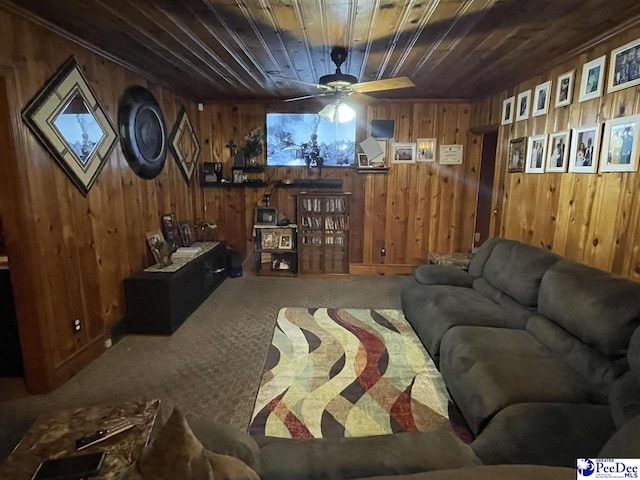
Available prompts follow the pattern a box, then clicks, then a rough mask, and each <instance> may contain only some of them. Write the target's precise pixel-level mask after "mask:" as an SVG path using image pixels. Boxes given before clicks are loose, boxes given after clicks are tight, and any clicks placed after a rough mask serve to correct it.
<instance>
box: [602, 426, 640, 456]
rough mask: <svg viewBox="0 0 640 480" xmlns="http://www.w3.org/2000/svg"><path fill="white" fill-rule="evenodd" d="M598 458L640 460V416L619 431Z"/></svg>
mask: <svg viewBox="0 0 640 480" xmlns="http://www.w3.org/2000/svg"><path fill="white" fill-rule="evenodd" d="M598 458H640V416H638V417H636V418H634V419H633V420H631V421H629V422H627V424H626V425H624V426H623V427H622V428H621V429H620V430H618V431H617V432H616V433H615V434H614V435H613V436H612V437H611V438H610V439H609V441H608V442H607V443H606V444H605V445H604V447H602V450H600V453H599V454H598Z"/></svg>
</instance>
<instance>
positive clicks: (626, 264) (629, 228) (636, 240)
mask: <svg viewBox="0 0 640 480" xmlns="http://www.w3.org/2000/svg"><path fill="white" fill-rule="evenodd" d="M638 37H640V28H638V27H635V28H633V29H630V30H628V31H626V32H624V33H622V34H619V35H616V36H615V37H613V38H610V39H609V40H607V41H606V42H605V43H603V44H601V45H599V46H597V47H595V48H594V49H593V50H591V51H589V52H587V53H584V54H582V55H580V56H577V57H575V58H573V59H571V60H569V61H567V62H566V63H563V64H562V65H557V66H554V67H553V68H550V69H549V71H548V72H547V73H546V74H544V75H540V76H538V77H535V78H531V79H530V80H528V81H526V82H523V83H521V84H519V85H517V86H515V87H514V88H511V89H509V90H507V91H504V92H502V93H500V94H498V95H495V96H492V97H489V98H485V99H482V100H480V101H477V102H475V103H474V104H473V112H472V125H473V126H475V127H483V126H486V125H498V124H499V123H500V115H501V109H502V101H503V100H504V99H506V98H509V97H510V96H512V95H516V96H517V94H518V93H520V92H523V91H525V90H528V89H533V88H534V87H535V86H536V85H538V84H540V83H542V82H544V81H547V80H552V81H553V88H552V91H551V106H550V110H549V114H548V115H546V116H540V117H535V118H531V119H529V120H527V121H521V122H515V123H514V124H513V125H506V126H502V127H500V131H499V145H498V152H497V156H498V158H497V163H496V169H497V171H496V177H495V184H494V208H495V209H497V210H498V215H496V216H495V217H494V218H493V222H492V233H493V235H497V236H502V237H507V238H512V239H516V240H520V241H524V242H528V243H530V244H533V245H537V246H541V247H544V248H548V249H551V250H553V251H555V252H557V253H559V254H561V255H563V256H565V257H568V258H571V259H573V260H576V261H579V262H583V263H586V264H589V265H593V266H595V267H598V268H601V269H604V270H608V271H611V272H614V273H617V274H620V275H623V276H626V277H629V278H632V279H634V280H638V281H640V222H639V221H638V217H640V192H639V190H640V174H639V173H635V172H634V173H601V174H572V173H545V174H543V175H539V174H538V175H535V174H525V173H506V169H507V156H508V148H509V141H510V140H512V139H514V138H518V137H528V136H531V135H537V134H542V133H553V132H556V131H560V130H566V129H570V128H573V127H577V126H580V125H592V124H595V123H603V122H605V121H606V120H609V119H611V118H615V117H618V116H622V115H623V114H622V113H621V112H624V115H632V114H635V113H640V89H638V88H637V87H633V88H628V89H626V90H621V91H619V92H615V93H613V94H610V95H608V94H606V85H605V94H604V95H603V97H602V98H600V99H595V100H591V101H588V102H584V103H579V101H578V96H579V95H578V92H579V85H580V79H581V75H582V65H583V64H584V63H586V62H588V61H590V60H593V59H595V58H598V57H600V56H602V55H604V54H609V53H610V52H611V50H612V49H614V48H617V47H619V46H621V45H624V44H625V43H627V42H629V41H632V40H634V39H636V38H638ZM607 66H608V63H607ZM574 69H575V70H576V77H575V82H574V86H575V88H574V95H573V103H572V104H571V105H570V106H567V107H563V108H559V109H555V108H554V106H553V102H554V99H555V91H556V88H557V77H558V75H560V74H563V73H565V72H568V71H570V70H574ZM605 78H606V77H605Z"/></svg>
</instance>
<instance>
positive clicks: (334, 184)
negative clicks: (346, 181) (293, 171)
mask: <svg viewBox="0 0 640 480" xmlns="http://www.w3.org/2000/svg"><path fill="white" fill-rule="evenodd" d="M276 185H277V186H278V188H342V179H341V178H340V179H334V178H320V179H313V180H305V179H297V180H294V181H293V182H291V183H285V182H283V181H282V180H280V181H279V182H276Z"/></svg>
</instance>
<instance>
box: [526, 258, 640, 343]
mask: <svg viewBox="0 0 640 480" xmlns="http://www.w3.org/2000/svg"><path fill="white" fill-rule="evenodd" d="M538 310H539V311H540V313H541V314H543V315H545V316H546V317H548V318H549V319H551V320H552V321H554V322H555V323H557V324H558V325H560V326H561V327H562V328H564V329H565V330H567V331H568V332H570V333H571V334H572V335H574V336H575V337H577V338H579V339H580V340H582V341H583V342H584V343H586V344H587V345H589V346H590V347H592V348H593V349H595V350H597V351H598V352H600V353H602V354H603V355H607V356H622V355H625V354H626V350H627V345H628V344H629V339H630V338H631V335H632V334H633V331H634V330H635V329H636V328H637V327H638V325H639V324H640V283H635V282H632V281H630V280H626V279H624V278H622V277H616V276H613V275H611V274H610V273H607V272H604V271H602V270H598V269H596V268H592V267H587V266H586V265H582V264H579V263H575V262H571V261H569V260H562V261H560V262H558V263H556V264H555V265H553V266H552V267H551V268H549V270H548V271H547V273H546V274H545V275H544V277H543V279H542V283H541V285H540V296H539V298H538Z"/></svg>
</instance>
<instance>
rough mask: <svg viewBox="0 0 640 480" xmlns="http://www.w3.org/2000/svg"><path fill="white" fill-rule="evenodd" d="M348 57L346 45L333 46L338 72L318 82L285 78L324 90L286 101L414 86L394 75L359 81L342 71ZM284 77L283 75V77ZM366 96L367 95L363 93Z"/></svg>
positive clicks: (332, 53) (344, 96) (332, 51)
mask: <svg viewBox="0 0 640 480" xmlns="http://www.w3.org/2000/svg"><path fill="white" fill-rule="evenodd" d="M346 58H347V49H346V48H344V47H333V49H331V60H332V61H333V63H335V65H336V73H332V74H330V75H323V76H322V77H320V80H319V82H318V83H309V82H303V81H300V80H294V79H292V78H285V80H288V81H290V82H296V83H301V84H303V85H307V86H312V87H315V88H317V89H320V90H322V92H321V93H316V94H313V95H304V96H301V97H295V98H289V99H287V100H285V102H295V101H298V100H306V99H308V98H317V97H334V98H335V100H336V101H337V102H340V101H342V100H344V98H346V97H347V96H350V95H353V94H365V93H370V92H381V91H383V90H395V89H398V88H409V87H414V86H415V85H414V83H413V82H412V81H411V80H410V79H409V78H408V77H393V78H386V79H384V80H373V81H370V82H358V79H357V78H356V77H354V76H353V75H348V74H346V73H342V71H341V70H340V66H341V65H342V64H343V63H344V61H345V60H346ZM281 78H282V77H281ZM362 97H366V95H362Z"/></svg>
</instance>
